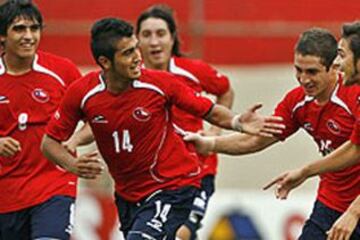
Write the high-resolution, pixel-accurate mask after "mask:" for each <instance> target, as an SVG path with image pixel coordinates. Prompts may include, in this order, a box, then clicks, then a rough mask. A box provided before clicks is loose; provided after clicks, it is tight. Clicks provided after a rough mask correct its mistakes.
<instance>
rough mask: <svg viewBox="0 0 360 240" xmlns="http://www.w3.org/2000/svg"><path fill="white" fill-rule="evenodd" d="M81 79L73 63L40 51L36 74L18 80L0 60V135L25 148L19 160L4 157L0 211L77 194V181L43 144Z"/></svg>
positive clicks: (0, 173)
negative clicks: (63, 102) (65, 98)
mask: <svg viewBox="0 0 360 240" xmlns="http://www.w3.org/2000/svg"><path fill="white" fill-rule="evenodd" d="M79 77H80V72H79V71H78V69H77V68H76V67H75V65H74V64H73V63H71V62H70V61H69V60H67V59H64V58H60V57H57V56H55V55H52V54H49V53H44V52H38V54H36V56H35V59H34V61H33V66H32V70H31V71H30V72H27V73H25V74H23V75H20V76H13V75H9V74H7V73H6V70H5V65H4V63H3V61H2V59H0V137H6V136H9V137H12V138H14V139H16V140H17V141H19V142H20V145H21V151H20V152H18V153H17V154H16V155H15V156H13V157H9V158H6V157H0V213H4V212H10V211H16V210H20V209H23V208H26V207H29V206H33V205H36V204H39V203H41V202H44V201H46V200H47V199H49V198H51V197H52V196H54V195H69V196H75V193H76V177H75V176H74V175H72V174H70V173H67V172H65V171H64V170H62V169H59V168H58V167H56V166H55V165H54V164H53V163H51V162H50V161H49V160H47V159H46V158H45V157H44V156H43V154H42V153H41V151H40V143H41V141H42V137H43V134H44V132H45V127H46V124H47V122H48V121H49V120H50V117H51V116H52V114H53V113H54V112H55V111H56V109H57V107H58V104H59V103H60V100H61V99H62V97H63V95H64V93H65V89H66V88H67V86H68V85H69V84H70V83H71V82H72V81H73V80H75V79H77V78H79Z"/></svg>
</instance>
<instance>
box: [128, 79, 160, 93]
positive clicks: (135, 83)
mask: <svg viewBox="0 0 360 240" xmlns="http://www.w3.org/2000/svg"><path fill="white" fill-rule="evenodd" d="M133 87H134V88H146V89H150V90H153V91H155V92H158V93H160V94H161V95H162V96H165V93H164V92H163V91H162V90H161V89H160V88H158V87H157V86H155V85H152V84H150V83H144V82H140V81H139V80H135V81H133Z"/></svg>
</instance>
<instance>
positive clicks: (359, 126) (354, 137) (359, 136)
mask: <svg viewBox="0 0 360 240" xmlns="http://www.w3.org/2000/svg"><path fill="white" fill-rule="evenodd" d="M357 103H358V110H357V116H356V123H355V126H354V130H353V132H352V134H351V138H350V140H351V142H352V143H354V144H356V145H360V108H359V104H360V98H358V99H357Z"/></svg>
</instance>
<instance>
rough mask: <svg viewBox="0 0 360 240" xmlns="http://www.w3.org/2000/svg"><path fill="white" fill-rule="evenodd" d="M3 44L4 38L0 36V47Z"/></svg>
mask: <svg viewBox="0 0 360 240" xmlns="http://www.w3.org/2000/svg"><path fill="white" fill-rule="evenodd" d="M4 43H5V36H3V35H0V47H1V46H3V45H4Z"/></svg>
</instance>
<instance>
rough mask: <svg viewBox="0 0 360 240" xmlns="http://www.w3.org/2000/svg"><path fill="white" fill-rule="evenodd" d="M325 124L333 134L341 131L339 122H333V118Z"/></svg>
mask: <svg viewBox="0 0 360 240" xmlns="http://www.w3.org/2000/svg"><path fill="white" fill-rule="evenodd" d="M326 126H327V128H328V129H329V131H330V132H332V133H333V134H336V135H338V134H340V132H341V129H340V126H339V124H338V123H337V122H335V121H334V120H333V119H329V120H327V122H326Z"/></svg>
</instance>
